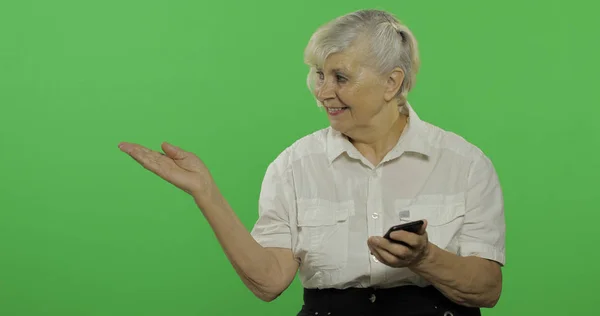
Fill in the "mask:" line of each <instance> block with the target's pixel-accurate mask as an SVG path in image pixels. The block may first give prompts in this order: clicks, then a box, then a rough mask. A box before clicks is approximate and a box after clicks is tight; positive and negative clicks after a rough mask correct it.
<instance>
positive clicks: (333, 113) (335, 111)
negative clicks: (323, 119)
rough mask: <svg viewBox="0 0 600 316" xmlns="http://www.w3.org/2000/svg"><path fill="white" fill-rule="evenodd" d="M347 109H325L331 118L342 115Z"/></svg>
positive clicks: (345, 107)
mask: <svg viewBox="0 0 600 316" xmlns="http://www.w3.org/2000/svg"><path fill="white" fill-rule="evenodd" d="M347 109H348V107H347V106H344V107H336V108H334V107H328V108H327V114H329V115H331V116H336V115H340V114H342V113H344V111H346V110H347Z"/></svg>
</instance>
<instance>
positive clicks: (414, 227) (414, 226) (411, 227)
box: [383, 220, 425, 246]
mask: <svg viewBox="0 0 600 316" xmlns="http://www.w3.org/2000/svg"><path fill="white" fill-rule="evenodd" d="M423 224H425V222H423V221H422V220H418V221H414V222H410V223H404V224H400V225H395V226H392V227H390V229H388V231H387V233H385V235H383V238H385V239H387V240H389V241H391V242H395V243H399V244H403V245H405V246H407V245H406V244H405V243H403V242H401V241H398V240H394V239H392V237H390V234H391V233H393V232H395V231H397V230H404V231H407V232H411V233H415V234H417V233H418V232H419V231H420V230H421V227H422V226H423Z"/></svg>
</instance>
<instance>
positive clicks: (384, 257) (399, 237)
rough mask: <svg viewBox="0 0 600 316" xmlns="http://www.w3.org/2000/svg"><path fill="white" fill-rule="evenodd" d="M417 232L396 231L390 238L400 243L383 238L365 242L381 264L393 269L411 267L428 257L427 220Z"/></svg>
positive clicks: (373, 238)
mask: <svg viewBox="0 0 600 316" xmlns="http://www.w3.org/2000/svg"><path fill="white" fill-rule="evenodd" d="M424 222H425V224H424V225H423V226H422V227H421V230H420V231H419V232H417V233H416V234H415V233H411V232H408V231H403V230H398V231H395V232H393V233H391V234H390V237H391V238H392V239H394V240H396V241H399V242H401V243H397V242H392V241H390V240H387V239H385V238H383V237H376V236H373V237H370V238H369V239H368V241H367V245H368V246H369V250H370V251H371V253H372V254H373V255H374V256H375V257H376V258H377V259H378V260H379V261H380V262H382V263H383V264H385V265H388V266H390V267H395V268H404V267H413V266H416V265H418V264H419V263H421V262H422V261H423V260H424V259H426V258H427V256H428V255H429V245H430V244H429V238H428V236H427V231H426V228H427V220H424Z"/></svg>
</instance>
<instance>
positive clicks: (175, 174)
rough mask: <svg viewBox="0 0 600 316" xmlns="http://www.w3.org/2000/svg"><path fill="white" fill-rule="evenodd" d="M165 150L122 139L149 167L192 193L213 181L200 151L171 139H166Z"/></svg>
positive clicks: (122, 145) (128, 150) (131, 153)
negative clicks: (172, 141) (197, 152)
mask: <svg viewBox="0 0 600 316" xmlns="http://www.w3.org/2000/svg"><path fill="white" fill-rule="evenodd" d="M161 148H162V150H163V151H164V154H163V153H160V152H157V151H153V150H151V149H148V148H146V147H144V146H141V145H138V144H133V143H127V142H122V143H120V144H119V149H121V151H123V152H124V153H126V154H128V155H129V156H131V158H133V159H134V160H135V161H137V162H138V163H139V164H141V165H142V166H143V167H144V168H146V169H147V170H150V171H152V172H153V173H155V174H156V175H158V176H159V177H161V178H163V179H165V180H166V181H168V182H170V183H171V184H173V185H175V186H176V187H178V188H180V189H182V190H183V191H185V192H187V193H189V194H191V195H196V194H201V193H202V192H204V191H206V190H207V189H208V188H210V186H211V185H212V183H213V180H212V177H211V175H210V172H209V171H208V169H207V168H206V166H205V165H204V163H203V162H202V161H201V160H200V158H198V157H197V156H196V155H194V154H193V153H190V152H186V151H184V150H182V149H181V148H179V147H176V146H173V145H171V144H169V143H166V142H165V143H162V145H161Z"/></svg>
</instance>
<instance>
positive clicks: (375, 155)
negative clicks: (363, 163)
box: [349, 114, 408, 166]
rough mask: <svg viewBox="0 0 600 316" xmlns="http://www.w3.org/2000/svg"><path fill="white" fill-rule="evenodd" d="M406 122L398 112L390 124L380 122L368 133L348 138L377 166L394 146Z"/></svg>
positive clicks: (404, 116) (406, 118) (405, 117)
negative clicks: (359, 136)
mask: <svg viewBox="0 0 600 316" xmlns="http://www.w3.org/2000/svg"><path fill="white" fill-rule="evenodd" d="M407 123H408V117H407V116H406V115H404V114H399V115H397V116H396V118H395V120H394V121H392V122H391V124H381V125H379V126H377V127H376V128H373V129H372V130H371V131H370V132H369V133H366V134H363V135H361V136H363V137H361V138H352V137H349V139H350V142H351V143H352V144H353V145H354V147H356V149H358V151H359V152H360V153H361V154H362V155H363V156H364V157H365V158H367V160H369V161H370V162H371V163H372V164H373V165H374V166H377V165H378V164H379V163H380V162H381V161H382V160H383V158H385V156H386V155H387V154H388V153H389V152H390V151H391V150H392V149H393V148H394V146H396V144H397V143H398V140H399V139H400V136H401V135H402V132H403V131H404V128H405V127H406V125H407Z"/></svg>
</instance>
